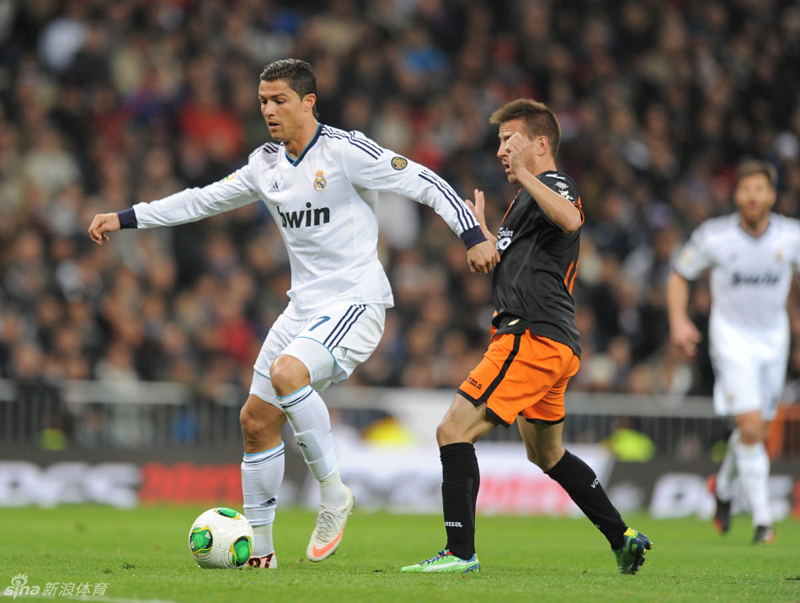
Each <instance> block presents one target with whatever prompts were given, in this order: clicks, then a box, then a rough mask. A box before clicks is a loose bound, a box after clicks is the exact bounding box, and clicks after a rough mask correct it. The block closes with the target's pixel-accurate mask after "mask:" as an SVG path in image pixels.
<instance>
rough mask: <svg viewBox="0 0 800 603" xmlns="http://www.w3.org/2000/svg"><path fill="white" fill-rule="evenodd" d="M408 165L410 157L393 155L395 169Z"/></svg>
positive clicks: (401, 168)
mask: <svg viewBox="0 0 800 603" xmlns="http://www.w3.org/2000/svg"><path fill="white" fill-rule="evenodd" d="M407 165H408V159H406V158H405V157H400V156H399V155H398V156H397V157H392V167H393V168H394V169H396V170H398V171H400V170H403V169H405V167H406V166H407Z"/></svg>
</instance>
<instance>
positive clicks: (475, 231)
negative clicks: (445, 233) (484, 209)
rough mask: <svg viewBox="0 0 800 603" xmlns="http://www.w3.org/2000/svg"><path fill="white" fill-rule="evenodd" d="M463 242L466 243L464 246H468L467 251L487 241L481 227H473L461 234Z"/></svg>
mask: <svg viewBox="0 0 800 603" xmlns="http://www.w3.org/2000/svg"><path fill="white" fill-rule="evenodd" d="M461 240H462V241H464V245H466V246H467V249H469V248H470V247H474V246H475V245H477V244H478V243H483V242H484V241H485V240H486V237H485V236H484V234H483V231H482V230H481V227H480V226H473V227H472V228H470V229H469V230H465V231H464V232H462V233H461Z"/></svg>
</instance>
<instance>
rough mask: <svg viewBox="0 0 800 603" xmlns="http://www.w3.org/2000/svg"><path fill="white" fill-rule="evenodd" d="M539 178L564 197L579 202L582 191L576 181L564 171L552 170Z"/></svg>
mask: <svg viewBox="0 0 800 603" xmlns="http://www.w3.org/2000/svg"><path fill="white" fill-rule="evenodd" d="M538 178H539V180H540V181H541V182H542V183H543V184H545V185H546V186H547V187H549V188H550V189H552V190H554V191H555V192H557V193H558V194H559V195H561V196H562V197H564V198H566V199H569V200H570V201H572V202H573V203H579V201H578V199H579V197H580V192H579V191H578V185H577V184H575V181H574V180H573V179H572V178H570V177H569V175H567V174H565V173H564V172H559V171H550V172H544V173H542V174H540V175H539V176H538Z"/></svg>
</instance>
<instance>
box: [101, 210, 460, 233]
mask: <svg viewBox="0 0 800 603" xmlns="http://www.w3.org/2000/svg"><path fill="white" fill-rule="evenodd" d="M117 217H119V227H120V228H122V229H124V228H138V226H139V225H138V223H137V222H136V212H135V211H133V208H132V207H131V208H130V209H125V210H123V211H118V212H117ZM462 236H463V235H462Z"/></svg>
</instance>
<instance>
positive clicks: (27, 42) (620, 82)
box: [0, 0, 800, 404]
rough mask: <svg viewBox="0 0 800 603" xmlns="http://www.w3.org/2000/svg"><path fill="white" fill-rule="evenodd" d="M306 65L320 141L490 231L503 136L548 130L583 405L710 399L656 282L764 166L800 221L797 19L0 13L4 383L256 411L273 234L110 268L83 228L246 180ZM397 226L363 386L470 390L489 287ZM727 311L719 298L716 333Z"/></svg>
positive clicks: (429, 236)
mask: <svg viewBox="0 0 800 603" xmlns="http://www.w3.org/2000/svg"><path fill="white" fill-rule="evenodd" d="M289 56H291V57H297V58H303V59H306V60H308V61H309V62H310V63H311V64H312V65H313V67H314V69H315V71H316V73H317V75H318V92H319V94H318V97H319V102H318V107H319V110H320V113H321V120H322V122H323V123H327V124H330V125H333V126H336V127H340V128H343V129H346V130H353V129H355V130H361V131H363V132H364V133H365V134H367V135H368V136H370V137H372V138H373V139H375V140H376V141H377V142H378V143H380V144H381V145H383V146H386V147H388V148H391V149H393V150H395V151H397V152H398V153H401V154H404V155H406V156H408V157H410V158H413V159H415V160H417V161H419V162H421V163H423V164H425V165H427V166H429V167H431V168H432V169H434V170H435V171H437V172H438V173H440V174H441V175H442V176H443V177H444V178H445V179H447V180H448V181H449V182H450V183H451V184H452V185H453V186H454V188H455V189H456V190H457V191H458V192H459V193H460V194H461V195H462V196H464V197H467V198H472V196H473V194H472V191H473V190H474V189H475V188H480V189H482V190H485V191H486V195H487V203H488V204H489V208H488V210H487V213H488V214H489V216H488V222H489V225H490V227H493V228H497V226H498V225H499V223H500V220H501V218H502V215H503V212H504V210H505V208H506V206H507V204H508V203H509V202H510V200H511V198H512V197H513V195H514V192H515V191H514V189H513V188H511V187H510V185H509V184H507V183H506V181H505V178H504V175H503V172H502V170H501V169H500V168H499V164H498V161H497V159H496V157H495V156H494V153H495V151H496V146H497V132H496V128H495V127H494V126H492V125H490V124H489V121H488V117H489V115H490V114H491V112H492V111H494V110H495V109H496V108H497V107H499V106H500V105H502V104H503V103H505V102H507V101H509V100H511V99H514V98H517V97H530V98H535V99H537V100H542V101H544V102H546V103H547V104H548V105H549V106H551V107H552V108H553V109H554V110H555V111H556V113H557V115H558V117H559V119H560V121H561V125H562V128H563V141H562V146H561V150H560V153H559V166H560V168H561V169H563V170H564V171H566V172H567V173H569V174H571V175H572V176H573V178H574V179H575V180H576V181H577V183H578V186H579V187H580V189H581V193H582V195H581V196H582V201H583V208H584V212H585V217H586V222H585V226H584V229H583V233H582V251H581V262H580V266H579V274H578V280H577V283H576V286H575V298H576V303H577V322H578V327H579V329H580V331H581V333H582V338H583V339H582V344H583V358H582V367H581V370H580V372H579V374H578V375H577V377H576V378H575V379H573V381H572V384H571V388H572V389H573V390H585V391H611V392H632V393H642V394H649V393H669V394H677V395H683V394H686V393H689V394H704V395H706V394H709V393H710V391H711V383H712V379H713V375H712V373H711V369H710V364H709V362H708V360H707V353H706V352H705V351H704V352H703V353H701V358H700V359H699V360H698V361H696V362H687V360H686V359H685V358H682V357H680V356H679V355H678V354H677V353H676V352H675V351H673V350H672V349H671V348H670V347H669V345H668V325H667V318H666V312H665V304H664V283H665V279H666V276H667V274H668V271H669V267H670V261H671V258H672V256H673V254H674V253H675V252H676V251H677V249H678V247H679V245H680V244H681V243H682V242H683V241H684V240H685V238H686V237H687V236H688V233H689V232H690V231H691V230H692V229H693V228H694V227H695V226H696V225H698V224H699V223H700V222H701V221H702V220H704V219H706V218H708V217H710V216H714V215H721V214H724V213H729V212H731V211H733V205H732V202H731V185H732V181H733V173H734V169H735V166H736V164H737V162H738V161H739V160H740V159H741V158H743V157H745V156H755V157H758V158H761V159H766V160H768V161H770V162H773V163H774V164H775V166H776V167H777V168H778V171H779V199H778V203H777V207H776V211H778V212H780V213H784V214H786V215H790V216H794V217H800V69H798V65H800V0H734V1H728V2H723V1H721V0H671V1H669V2H663V1H660V0H626V1H622V2H604V1H602V0H560V1H558V2H556V1H546V0H502V1H493V2H489V1H483V2H475V1H470V0H373V1H369V2H366V1H358V0H325V1H323V0H317V1H315V2H312V1H309V2H299V3H298V2H280V1H277V0H227V1H223V2H221V1H218V0H116V1H115V2H105V1H104V0H31V1H23V0H7V1H6V2H4V3H0V279H1V280H0V378H5V379H11V380H14V381H16V382H18V383H21V384H25V383H44V384H53V383H57V382H58V381H60V380H63V379H95V380H100V381H114V382H119V381H137V380H144V381H152V380H168V381H177V382H181V383H186V384H189V385H191V386H192V388H193V390H194V391H195V392H196V401H195V402H196V403H197V404H202V403H207V402H214V401H220V396H222V395H228V394H227V392H230V391H231V387H230V386H231V385H232V384H233V385H235V386H236V388H239V391H241V392H244V393H243V394H242V395H241V396H240V398H239V400H238V401H243V400H244V397H245V395H246V390H247V387H248V386H249V383H250V379H251V375H252V364H253V361H254V359H255V357H256V355H257V352H258V349H259V347H260V345H261V343H262V341H263V338H264V336H265V334H266V331H267V330H268V329H269V327H270V324H271V323H272V321H273V320H274V318H275V317H276V316H277V315H278V314H279V313H280V311H281V310H282V308H283V307H284V306H285V304H286V302H287V297H286V295H285V291H286V290H287V288H288V286H289V273H288V264H287V258H286V256H285V252H284V248H283V245H282V242H281V241H280V236H279V234H278V232H277V230H276V228H275V225H274V223H272V221H271V219H270V217H269V215H268V214H267V212H266V210H265V209H264V208H263V207H261V206H260V205H259V204H253V205H251V206H249V207H245V208H242V209H241V210H237V211H235V212H231V213H229V214H224V215H221V216H218V217H215V218H213V219H210V220H204V221H202V222H200V223H197V224H192V225H186V226H182V227H178V228H172V229H160V230H154V231H148V232H147V233H136V234H134V235H133V236H131V233H129V232H123V233H119V234H117V235H116V236H114V237H113V238H112V241H111V244H110V245H105V246H103V247H102V248H100V247H98V246H96V245H94V244H92V243H91V241H90V240H89V237H88V236H87V234H86V228H87V227H88V224H89V222H90V220H91V217H92V216H93V215H94V214H95V213H98V212H101V211H112V210H122V209H126V208H128V207H129V206H130V205H132V204H133V203H136V202H139V201H150V200H153V199H156V198H160V197H163V196H166V195H168V194H171V193H173V192H176V191H178V190H181V189H183V188H185V187H187V186H203V185H205V184H208V183H210V182H213V181H215V180H218V179H220V178H223V177H225V176H226V175H228V174H229V173H231V172H232V171H233V170H235V169H236V168H238V167H239V166H241V165H242V164H244V163H245V162H246V160H247V156H248V154H249V153H250V152H251V151H253V150H254V149H255V148H257V147H258V146H259V145H260V144H262V143H263V142H265V141H267V140H268V136H269V135H268V132H267V129H266V126H265V124H264V123H263V119H262V117H261V115H260V114H259V111H258V102H257V98H256V90H257V84H258V75H259V73H260V71H261V69H262V67H263V66H264V65H265V64H266V63H268V62H270V61H272V60H275V59H278V58H283V57H289ZM380 219H381V224H382V227H383V230H382V232H383V235H382V242H381V253H382V259H383V261H384V262H385V265H386V267H387V271H388V273H389V277H390V279H391V281H392V284H393V287H394V293H395V302H396V307H395V308H394V309H393V310H391V311H389V312H388V315H387V330H386V333H385V335H384V337H383V340H382V343H381V345H380V347H379V348H378V350H377V351H376V353H375V354H374V356H373V357H372V358H371V359H370V360H369V362H367V363H366V364H365V365H363V366H361V367H360V368H359V369H358V370H357V371H356V373H355V375H354V376H353V378H352V379H351V380H350V383H355V384H367V385H378V386H409V387H446V388H453V387H455V386H457V385H458V384H459V383H460V381H461V379H462V378H463V376H464V375H465V374H466V373H467V372H468V370H469V369H470V368H472V367H473V366H474V365H475V364H476V363H477V358H478V357H479V356H480V354H482V351H483V349H484V348H485V345H486V338H487V336H488V323H489V317H490V315H491V298H490V281H489V277H485V276H479V275H471V274H470V273H469V270H468V268H467V265H466V262H465V260H464V251H463V244H462V243H461V241H459V240H458V238H457V237H455V236H454V235H453V234H452V233H451V232H449V231H448V229H447V227H446V226H445V224H444V223H443V222H442V221H441V220H439V219H437V218H436V217H435V216H433V214H432V211H431V210H430V209H428V208H425V207H421V206H417V205H416V204H413V203H410V202H408V201H407V200H404V199H398V198H391V197H388V196H387V197H386V198H385V199H384V200H383V204H382V207H381V215H380ZM796 301H797V299H796V297H794V298H793V303H792V313H791V315H792V325H793V335H794V337H793V340H794V342H795V344H794V348H793V349H794V352H793V354H792V360H791V364H790V368H789V370H790V381H789V383H790V387H788V388H787V397H789V398H792V397H794V396H796V397H797V398H800V392H798V387H797V386H796V383H793V381H797V380H798V379H800V310H799V309H798V304H797V303H796ZM708 304H709V294H708V290H707V287H706V286H705V285H704V284H702V283H701V284H700V285H699V286H698V287H697V288H696V289H695V291H694V293H693V297H692V308H693V315H694V317H695V318H696V319H697V321H698V324H700V325H703V324H705V322H706V321H707V318H708ZM792 392H794V393H792ZM228 402H229V403H230V401H228Z"/></svg>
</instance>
